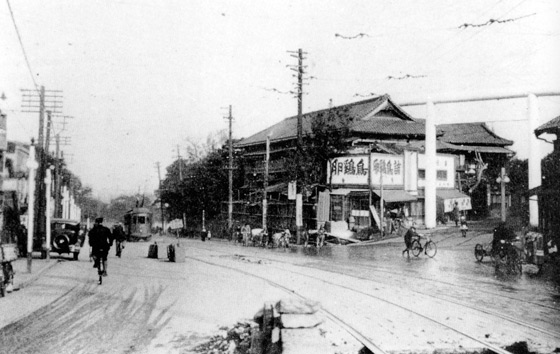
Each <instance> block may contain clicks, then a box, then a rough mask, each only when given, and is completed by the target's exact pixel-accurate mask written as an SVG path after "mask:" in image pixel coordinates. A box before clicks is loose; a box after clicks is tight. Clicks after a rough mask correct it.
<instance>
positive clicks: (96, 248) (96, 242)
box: [88, 218, 112, 276]
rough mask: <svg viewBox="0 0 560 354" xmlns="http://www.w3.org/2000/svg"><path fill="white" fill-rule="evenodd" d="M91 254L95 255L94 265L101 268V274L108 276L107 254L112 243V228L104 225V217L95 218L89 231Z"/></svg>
mask: <svg viewBox="0 0 560 354" xmlns="http://www.w3.org/2000/svg"><path fill="white" fill-rule="evenodd" d="M88 238H89V245H90V246H91V255H92V257H93V261H94V264H93V267H94V268H97V267H99V265H101V268H99V273H100V274H99V275H102V276H107V255H108V254H109V249H110V248H111V243H112V234H111V230H109V228H108V227H105V226H103V218H97V219H95V224H94V225H93V228H92V229H91V230H90V231H89V233H88Z"/></svg>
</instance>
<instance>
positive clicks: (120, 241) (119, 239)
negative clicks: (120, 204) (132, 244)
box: [113, 223, 126, 257]
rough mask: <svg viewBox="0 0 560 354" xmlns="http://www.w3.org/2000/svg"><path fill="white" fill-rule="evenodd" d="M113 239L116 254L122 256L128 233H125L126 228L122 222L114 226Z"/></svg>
mask: <svg viewBox="0 0 560 354" xmlns="http://www.w3.org/2000/svg"><path fill="white" fill-rule="evenodd" d="M113 240H114V241H115V248H116V252H117V253H116V254H115V255H116V256H117V257H120V256H121V252H122V249H123V248H124V241H125V240H126V234H125V233H124V228H123V227H122V224H121V223H118V224H116V225H115V226H114V227H113Z"/></svg>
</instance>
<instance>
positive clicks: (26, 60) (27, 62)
mask: <svg viewBox="0 0 560 354" xmlns="http://www.w3.org/2000/svg"><path fill="white" fill-rule="evenodd" d="M6 3H7V4H8V9H9V10H10V16H11V17H12V23H13V24H14V28H15V30H16V34H17V37H18V40H19V45H20V47H21V51H22V52H23V57H24V58H25V64H26V65H27V69H28V70H29V75H30V76H31V80H32V81H33V85H34V86H35V90H37V91H39V85H37V82H36V81H35V75H33V70H31V65H30V64H29V58H28V57H27V52H26V51H25V47H24V46H23V41H22V40H21V34H20V33H19V29H18V26H17V24H16V19H15V17H14V12H13V11H12V6H11V5H10V0H6Z"/></svg>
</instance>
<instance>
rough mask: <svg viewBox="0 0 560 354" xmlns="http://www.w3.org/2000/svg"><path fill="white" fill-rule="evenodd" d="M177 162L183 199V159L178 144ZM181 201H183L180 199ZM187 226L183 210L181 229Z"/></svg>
mask: <svg viewBox="0 0 560 354" xmlns="http://www.w3.org/2000/svg"><path fill="white" fill-rule="evenodd" d="M177 163H178V164H179V188H180V189H181V197H182V198H183V199H184V198H185V195H184V194H183V185H182V184H183V159H182V158H181V150H180V149H179V144H177ZM181 202H183V201H181ZM186 228H187V215H186V213H185V211H184V210H183V230H186Z"/></svg>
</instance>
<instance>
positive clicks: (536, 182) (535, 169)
mask: <svg viewBox="0 0 560 354" xmlns="http://www.w3.org/2000/svg"><path fill="white" fill-rule="evenodd" d="M527 114H528V119H527V121H528V128H529V129H528V133H529V189H532V188H535V187H538V186H540V185H541V154H540V149H539V141H538V139H537V137H536V136H535V129H537V128H538V127H539V102H538V99H537V96H535V95H534V94H532V93H531V94H529V95H528V96H527ZM529 223H530V224H531V226H538V225H539V204H538V197H537V196H536V195H535V196H532V197H530V199H529Z"/></svg>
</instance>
